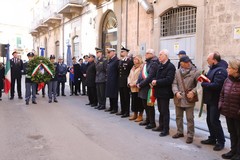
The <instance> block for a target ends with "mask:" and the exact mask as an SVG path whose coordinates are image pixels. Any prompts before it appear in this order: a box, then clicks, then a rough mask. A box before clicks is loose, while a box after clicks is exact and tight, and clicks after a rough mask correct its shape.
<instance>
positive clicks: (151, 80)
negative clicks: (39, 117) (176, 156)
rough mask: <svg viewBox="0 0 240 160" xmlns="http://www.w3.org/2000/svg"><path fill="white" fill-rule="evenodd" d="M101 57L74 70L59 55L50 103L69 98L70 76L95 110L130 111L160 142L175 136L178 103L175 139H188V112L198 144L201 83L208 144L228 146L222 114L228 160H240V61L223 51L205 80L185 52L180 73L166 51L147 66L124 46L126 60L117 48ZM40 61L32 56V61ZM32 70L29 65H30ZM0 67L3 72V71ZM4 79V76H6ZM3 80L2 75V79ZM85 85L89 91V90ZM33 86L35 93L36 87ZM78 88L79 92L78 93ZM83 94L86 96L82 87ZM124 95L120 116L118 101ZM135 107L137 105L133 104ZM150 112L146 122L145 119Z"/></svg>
mask: <svg viewBox="0 0 240 160" xmlns="http://www.w3.org/2000/svg"><path fill="white" fill-rule="evenodd" d="M95 50H96V56H95V55H94V54H89V55H88V56H84V59H85V62H83V61H82V59H80V63H77V62H76V58H75V57H73V58H72V60H73V65H72V66H70V67H68V66H67V65H66V64H64V63H63V59H62V58H61V57H59V58H58V62H55V56H54V55H51V56H50V61H51V62H52V63H53V64H54V67H55V72H56V75H55V76H54V77H53V78H52V79H51V81H50V82H49V83H48V97H49V103H51V102H52V101H54V102H58V101H57V96H59V95H60V84H61V85H62V89H61V94H62V96H65V92H64V89H65V82H66V74H67V72H70V86H71V87H70V88H71V95H73V94H75V95H78V93H80V81H81V82H83V83H84V85H86V86H87V95H88V99H89V103H87V104H86V105H90V106H91V107H94V108H95V109H98V110H105V111H106V112H110V114H116V115H120V116H121V117H122V118H125V117H129V116H130V106H131V110H132V112H133V115H132V116H131V117H130V118H129V120H134V121H135V122H140V123H139V125H141V126H145V128H146V129H152V130H153V131H157V132H160V135H159V136H160V137H164V136H167V135H169V130H170V127H169V121H170V112H169V101H170V99H173V100H174V104H175V112H176V125H177V132H176V133H175V134H174V135H173V136H172V138H181V137H184V130H183V115H184V112H186V120H187V138H186V143H192V142H193V139H194V134H195V130H194V128H195V127H194V126H195V124H194V106H195V103H196V101H190V99H193V98H194V97H196V96H197V94H198V92H197V84H198V83H199V82H200V83H201V86H202V88H203V95H202V96H203V103H205V104H206V106H207V117H206V121H207V126H208V129H209V133H210V135H209V137H208V138H207V139H206V140H202V141H201V143H202V144H207V145H214V147H213V150H214V151H220V150H222V149H223V148H224V147H225V137H224V132H223V129H222V126H221V121H220V119H219V118H220V114H222V115H224V116H225V117H226V121H227V127H228V131H229V133H230V140H231V150H230V151H229V152H228V153H225V154H223V155H222V158H224V159H231V160H240V125H239V124H240V98H239V97H240V60H238V59H233V60H230V61H229V63H227V62H226V61H224V60H223V59H221V56H220V54H219V53H218V52H213V53H210V54H209V55H208V57H207V62H208V65H209V71H208V72H207V74H206V75H205V76H206V79H205V80H202V79H201V80H200V79H199V77H200V75H201V72H200V71H199V70H198V69H197V67H196V66H195V65H194V64H193V63H192V61H191V59H190V58H189V57H188V56H187V55H186V52H185V51H180V52H179V54H178V55H179V65H178V67H177V68H176V67H175V66H174V64H173V63H172V62H171V60H170V59H169V51H168V50H166V49H164V50H161V51H160V52H159V54H158V55H156V54H155V51H154V50H153V49H148V50H147V51H146V54H145V63H144V62H143V59H142V56H141V55H134V56H132V57H131V56H129V54H128V53H129V49H127V48H124V47H122V48H121V53H120V58H118V57H117V54H116V51H115V49H114V48H107V52H106V53H107V57H106V58H105V56H104V55H103V50H102V49H100V48H95ZM16 54H17V53H16V52H13V58H12V59H11V70H12V88H11V96H10V99H13V98H14V87H15V80H17V84H18V87H17V91H18V92H17V93H18V98H19V99H22V93H21V71H22V69H23V63H22V60H20V59H19V58H17V56H16ZM33 56H34V54H33V53H29V54H28V57H29V60H31V59H32V57H33ZM26 66H27V63H26ZM2 68H3V67H2V66H1V65H0V71H1V70H2ZM3 78H4V77H3ZM29 78H30V77H28V76H26V94H25V95H26V96H25V100H26V104H29V101H30V97H31V94H32V102H33V104H36V96H35V94H36V92H34V90H35V91H36V85H35V84H34V83H33V82H31V79H29ZM1 79H2V76H1ZM84 85H83V87H84ZM31 87H32V91H30V88H31ZM74 88H75V89H74ZM82 91H83V95H84V94H85V93H84V92H86V90H85V89H83V88H82ZM119 96H120V109H121V110H120V111H119V107H118V97H119ZM106 98H109V101H110V107H109V108H106ZM155 99H156V102H157V106H158V111H159V113H160V114H159V118H158V119H159V125H158V126H157V125H156V122H155V109H154V104H155ZM130 103H131V104H130ZM144 110H145V113H146V118H145V119H144V120H143V112H144Z"/></svg>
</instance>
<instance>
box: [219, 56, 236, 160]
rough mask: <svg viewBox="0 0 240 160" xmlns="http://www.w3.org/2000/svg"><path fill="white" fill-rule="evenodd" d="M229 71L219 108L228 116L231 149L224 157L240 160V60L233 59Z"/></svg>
mask: <svg viewBox="0 0 240 160" xmlns="http://www.w3.org/2000/svg"><path fill="white" fill-rule="evenodd" d="M227 71H228V78H227V79H226V80H225V82H224V85H223V88H222V91H221V94H220V100H219V109H220V113H221V114H222V115H224V116H225V117H226V121H227V127H228V132H229V133H230V141H231V150H230V151H229V152H228V153H225V154H223V155H222V158H223V159H231V160H240V125H239V124H240V98H239V97H240V60H237V59H234V60H231V61H230V62H229V67H228V69H227Z"/></svg>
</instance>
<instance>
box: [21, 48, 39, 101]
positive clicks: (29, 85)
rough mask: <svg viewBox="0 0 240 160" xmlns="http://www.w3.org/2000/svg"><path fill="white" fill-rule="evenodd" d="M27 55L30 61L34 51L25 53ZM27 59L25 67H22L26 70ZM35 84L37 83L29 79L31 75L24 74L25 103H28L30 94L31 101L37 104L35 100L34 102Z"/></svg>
mask: <svg viewBox="0 0 240 160" xmlns="http://www.w3.org/2000/svg"><path fill="white" fill-rule="evenodd" d="M27 57H28V60H29V61H31V60H32V59H33V57H34V53H33V52H29V53H28V54H27ZM29 61H28V62H26V63H25V66H26V67H24V68H25V70H26V71H27V70H28V69H29V68H28V63H29ZM26 71H25V72H26ZM26 73H27V72H26ZM36 86H37V84H36V83H35V82H33V81H32V80H31V75H28V74H26V78H25V87H26V93H25V101H26V105H29V101H30V99H31V96H32V103H33V104H37V102H36Z"/></svg>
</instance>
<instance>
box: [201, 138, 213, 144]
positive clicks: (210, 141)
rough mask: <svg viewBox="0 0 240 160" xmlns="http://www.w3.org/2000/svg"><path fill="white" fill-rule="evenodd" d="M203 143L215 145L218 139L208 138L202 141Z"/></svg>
mask: <svg viewBox="0 0 240 160" xmlns="http://www.w3.org/2000/svg"><path fill="white" fill-rule="evenodd" d="M201 143H202V144H208V145H215V144H216V141H215V140H212V139H206V140H202V141H201Z"/></svg>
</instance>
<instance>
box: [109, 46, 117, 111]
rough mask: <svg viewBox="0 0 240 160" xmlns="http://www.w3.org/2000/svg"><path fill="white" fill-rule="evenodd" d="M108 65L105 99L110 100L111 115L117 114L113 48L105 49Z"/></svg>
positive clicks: (115, 65)
mask: <svg viewBox="0 0 240 160" xmlns="http://www.w3.org/2000/svg"><path fill="white" fill-rule="evenodd" d="M107 55H108V59H109V60H108V64H107V81H106V97H108V98H109V100H110V108H109V109H107V110H106V111H110V113H111V114H114V113H117V112H118V63H119V62H118V61H119V60H118V58H117V55H116V52H115V49H114V48H107Z"/></svg>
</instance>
